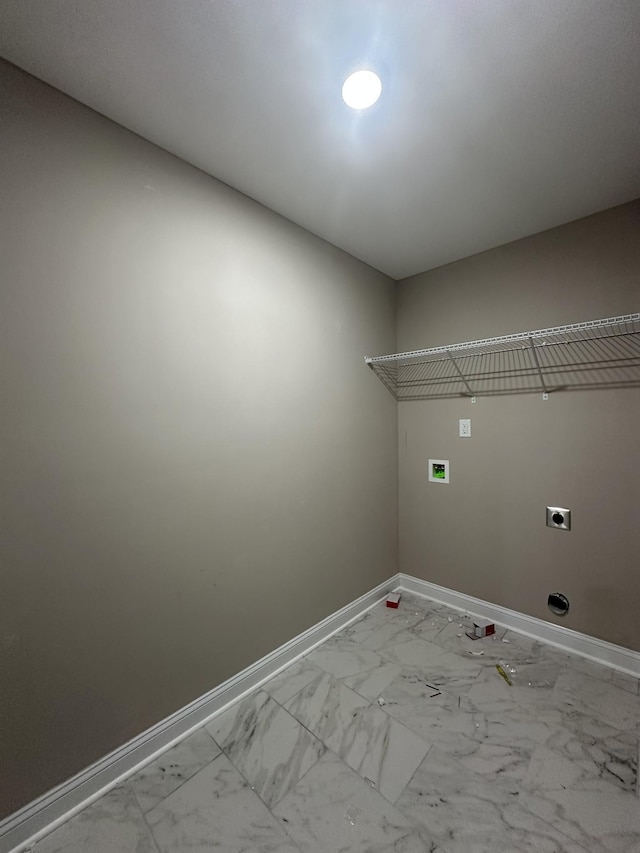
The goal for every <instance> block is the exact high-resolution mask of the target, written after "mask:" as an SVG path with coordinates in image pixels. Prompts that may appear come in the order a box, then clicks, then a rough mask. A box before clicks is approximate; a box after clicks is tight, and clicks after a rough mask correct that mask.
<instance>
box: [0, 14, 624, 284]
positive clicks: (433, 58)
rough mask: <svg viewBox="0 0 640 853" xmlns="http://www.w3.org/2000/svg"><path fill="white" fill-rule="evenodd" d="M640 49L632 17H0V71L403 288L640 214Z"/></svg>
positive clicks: (348, 15) (523, 15) (56, 15)
mask: <svg viewBox="0 0 640 853" xmlns="http://www.w3.org/2000/svg"><path fill="white" fill-rule="evenodd" d="M639 40H640V4H639V3H637V2H635V0H617V2H616V3H606V2H602V0H535V2H528V3H514V2H512V0H485V2H482V3H478V2H476V0H433V2H428V3H427V2H424V0H401V2H398V0H377V2H375V3H371V2H370V0H350V2H345V1H344V0H323V2H321V3H319V2H311V1H310V0H306V2H300V0H247V2H242V3H220V2H213V3H212V2H204V0H198V2H192V3H188V4H184V3H175V2H173V0H153V2H151V0H136V2H130V0H65V2H61V0H35V2H28V3H27V2H25V0H3V3H2V6H1V8H0V56H3V57H4V58H6V59H8V60H9V61H10V62H12V63H14V64H16V65H18V66H19V67H21V68H23V69H25V70H26V71H29V72H30V73H32V74H34V75H35V76H36V77H39V78H41V79H42V80H44V81H45V82H47V83H50V84H51V85H53V86H55V87H56V88H58V89H60V90H61V91H63V92H65V93H66V94H68V95H71V96H72V97H74V98H76V99H77V100H79V101H81V102H82V103H84V104H86V105H88V106H90V107H91V108H92V109H94V110H96V111H97V112H99V113H102V114H104V115H106V116H107V117H109V118H111V119H113V120H115V121H116V122H118V123H119V124H121V125H123V126H124V127H126V128H128V129H129V130H132V131H134V132H135V133H138V134H139V135H141V136H143V137H144V138H146V139H148V140H150V141H151V142H154V143H155V144H157V145H159V146H160V147H162V148H165V149H166V150H167V151H170V152H172V153H174V154H176V155H178V156H179V157H181V158H182V159H184V160H185V161H186V162H188V163H191V164H193V165H195V166H197V167H198V168H200V169H202V170H204V171H205V172H208V173H209V174H211V175H213V176H214V177H216V178H218V179H219V180H221V181H223V182H225V183H227V184H229V185H231V186H233V187H234V188H236V189H238V190H240V191H241V192H243V193H245V194H246V195H248V196H250V197H252V198H254V199H256V200H257V201H259V202H260V203H262V204H263V205H265V206H266V207H269V208H271V209H272V210H275V211H276V212H278V213H280V214H281V215H283V216H284V217H286V218H288V219H291V220H292V221H294V222H296V223H297V224H299V225H302V226H303V227H304V228H306V229H307V230H309V231H311V232H312V233H314V234H316V235H318V236H320V237H322V238H323V239H325V240H327V241H329V242H330V243H333V244H334V245H336V246H338V247H340V248H342V249H344V250H345V251H347V252H348V253H349V254H351V255H353V256H355V257H356V258H359V259H361V260H364V261H365V262H366V263H368V264H369V265H371V266H373V267H375V268H376V269H379V270H381V271H383V272H385V273H386V274H388V275H389V276H391V277H392V278H394V279H402V278H405V277H407V276H410V275H413V274H416V273H419V272H422V271H424V270H427V269H431V268H434V267H437V266H441V265H443V264H446V263H448V262H450V261H453V260H456V259H459V258H462V257H466V256H469V255H473V254H476V253H477V252H480V251H484V250H486V249H489V248H492V247H494V246H497V245H500V244H504V243H508V242H510V241H512V240H516V239H518V238H521V237H524V236H526V235H529V234H533V233H537V232H540V231H543V230H546V229H548V228H551V227H554V226H556V225H559V224H561V223H565V222H568V221H571V220H575V219H578V218H580V217H583V216H586V215H589V214H591V213H594V212H596V211H599V210H604V209H606V208H609V207H613V206H615V205H617V204H621V203H623V202H626V201H629V200H631V199H633V198H636V197H638V196H640V167H639V161H638V155H637V152H638V150H640V51H638V49H637V46H638V43H639ZM363 66H364V67H373V68H375V70H377V71H378V72H379V73H380V75H381V77H382V78H383V93H382V97H381V98H380V100H379V101H378V103H377V104H376V105H375V106H374V107H373V108H372V109H371V110H369V111H363V112H357V113H354V112H353V111H351V110H349V108H348V107H347V106H346V105H345V104H344V103H343V101H342V98H341V95H340V90H341V86H342V83H343V80H344V79H345V77H346V76H347V75H348V73H349V72H351V71H352V70H354V69H355V68H357V67H363Z"/></svg>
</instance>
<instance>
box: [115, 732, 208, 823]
mask: <svg viewBox="0 0 640 853" xmlns="http://www.w3.org/2000/svg"><path fill="white" fill-rule="evenodd" d="M200 731H203V732H205V733H206V734H207V736H208V737H209V738H211V741H212V742H213V744H214V745H215V746H216V748H217V749H218V750H219V752H218V754H217V755H214V757H213V758H210V759H209V760H208V761H205V763H204V764H202V765H201V766H200V767H198V769H197V770H196V771H195V772H194V773H192V774H191V775H190V776H187V777H186V778H184V779H183V780H182V782H180V784H179V785H177V787H175V788H174V789H173V790H172V791H170V792H169V793H168V794H167V796H166V797H163V798H162V799H161V800H158V802H157V803H155V805H153V806H151V808H148V809H146V810H145V809H144V808H143V805H142V803H141V802H140V798H139V797H138V794H137V792H136V789H135V787H134V785H133V780H134V779H135V777H136V776H137V775H138V773H140V772H142V771H143V770H144V769H145V768H146V767H150V766H151V765H152V764H154V763H155V762H156V761H160V759H161V758H163V757H164V756H165V755H169V753H170V752H171V750H172V749H175V748H176V747H179V746H181V745H182V744H183V743H185V742H186V741H187V740H188V739H189V738H190V737H191V735H194V734H197V733H198V732H200ZM222 754H223V749H222V747H221V746H220V744H219V743H218V741H217V740H216V739H215V738H214V737H213V735H212V734H211V732H209V731H207V724H204V725H202V726H200V728H198V729H195V730H194V731H192V732H191V733H190V734H189V735H188V736H187V737H186V738H184V739H183V740H181V741H179V742H178V743H177V744H174V745H173V746H171V747H169V749H167V750H165V752H163V753H162V755H159V756H157V757H156V758H154V759H153V760H152V761H149V762H148V763H147V764H145V765H144V767H141V768H140V770H138V771H136V773H134V774H133V775H131V776H128V777H127V779H125V782H126V783H127V784H128V785H129V786H130V788H131V790H132V792H133V795H134V797H135V799H136V803H137V804H138V806H139V807H140V810H141V811H142V814H143V815H146V814H147V813H148V812H150V811H152V810H153V809H155V807H156V806H159V805H160V804H161V803H163V802H164V801H165V800H166V799H167V798H168V797H170V796H171V795H172V794H174V793H175V792H176V791H178V790H179V789H180V788H182V786H183V785H184V784H186V783H187V782H189V781H190V780H191V779H193V777H194V776H197V775H198V773H200V771H202V770H204V769H205V768H206V767H208V766H209V765H210V764H211V763H212V762H213V761H215V760H216V758H219V757H220V755H222Z"/></svg>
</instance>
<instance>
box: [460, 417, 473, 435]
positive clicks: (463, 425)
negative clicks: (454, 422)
mask: <svg viewBox="0 0 640 853" xmlns="http://www.w3.org/2000/svg"><path fill="white" fill-rule="evenodd" d="M458 425H459V432H458V435H459V436H460V438H471V418H460V420H459V421H458Z"/></svg>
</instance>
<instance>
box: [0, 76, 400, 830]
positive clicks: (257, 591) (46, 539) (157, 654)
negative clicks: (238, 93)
mask: <svg viewBox="0 0 640 853" xmlns="http://www.w3.org/2000/svg"><path fill="white" fill-rule="evenodd" d="M0 116H1V119H0V120H1V125H0V126H1V133H2V140H1V144H0V173H1V174H0V186H1V187H2V205H1V215H2V221H1V223H0V240H1V242H2V246H1V251H0V276H1V279H0V280H1V287H0V341H2V358H1V359H0V383H1V395H2V396H1V399H2V419H1V441H0V453H1V455H2V458H1V463H0V464H1V470H2V480H3V484H2V485H3V488H2V497H1V501H2V503H1V508H0V526H1V532H0V549H1V557H0V559H1V563H0V565H1V568H2V589H1V594H0V684H1V685H2V688H1V689H2V700H1V702H0V731H1V732H2V737H1V738H0V814H2V815H5V814H7V813H9V812H11V811H13V810H15V809H16V808H18V807H19V806H21V805H22V804H24V803H25V802H27V801H28V800H30V799H31V798H33V797H35V796H36V795H38V794H41V793H43V792H44V791H45V790H47V789H48V788H50V787H51V786H52V785H54V784H55V783H58V782H60V781H61V780H63V779H65V778H67V777H68V776H70V775H71V774H73V773H74V772H76V771H78V770H79V769H81V768H82V767H84V766H86V765H87V764H89V763H90V762H92V761H93V760H95V759H97V758H98V757H100V756H102V755H104V754H105V753H107V752H108V751H110V750H111V749H113V748H115V747H116V746H119V745H120V744H122V743H124V742H125V741H127V740H128V739H129V738H131V737H132V736H134V735H136V734H138V733H139V732H141V731H143V730H144V729H145V728H147V727H148V726H149V725H151V724H153V723H155V722H157V721H158V720H160V719H162V718H163V717H165V716H166V715H167V714H169V713H171V712H173V711H175V710H176V709H178V708H180V707H181V706H183V705H184V704H185V703H187V702H189V701H190V700H192V699H194V698H195V697H197V696H199V695H201V694H202V693H204V692H205V691H207V690H209V689H211V688H212V687H214V686H215V685H216V684H218V683H220V682H222V681H223V680H224V679H226V678H227V677H229V676H231V675H233V674H235V673H237V672H238V671H239V670H241V669H242V668H244V667H245V666H247V665H248V664H250V663H252V662H254V661H255V660H257V659H259V658H260V657H262V656H263V655H264V654H266V653H268V652H269V651H271V650H272V649H274V648H276V647H277V646H279V645H280V644H282V643H283V642H285V641H286V640H288V639H290V638H291V637H293V636H295V635H296V634H298V633H299V632H301V631H302V630H304V629H306V628H308V627H309V626H311V625H312V624H314V623H316V622H317V621H319V620H321V619H322V618H324V617H325V616H327V615H328V614H330V613H332V612H334V611H335V610H336V609H338V608H340V607H341V606H343V605H344V604H346V603H347V602H349V601H351V600H353V599H354V598H356V597H357V596H359V595H360V594H362V593H364V592H365V591H367V590H369V589H371V588H372V587H373V586H375V585H376V584H378V583H379V582H381V581H382V580H384V579H386V578H388V577H389V576H390V575H392V574H394V572H396V571H397V458H396V446H397V419H396V404H395V402H394V401H393V399H392V398H391V396H390V395H389V394H388V392H387V391H386V390H385V389H384V388H383V386H382V385H381V384H380V382H379V381H378V380H377V379H376V377H375V376H374V375H373V374H372V373H371V372H370V371H369V370H368V369H366V367H365V365H364V362H363V356H364V355H366V354H371V353H377V352H385V351H387V352H388V351H393V350H394V349H395V321H394V291H393V283H392V282H391V281H390V280H389V279H388V278H386V277H384V276H383V275H381V274H379V273H377V272H375V271H373V270H371V269H370V268H368V267H366V266H365V265H363V264H362V263H359V262H357V261H355V260H354V259H352V258H350V257H349V256H347V255H345V254H344V253H341V252H339V251H338V250H336V249H334V248H333V247H331V246H329V245H328V244H326V243H323V242H322V241H320V240H318V239H317V238H315V237H313V236H311V235H310V234H308V233H307V232H305V231H304V230H302V229H300V228H298V227H296V226H294V225H292V224H291V223H290V222H287V221H285V220H283V219H282V218H280V217H278V216H276V215H275V214H273V213H271V212H269V211H267V210H265V209H264V208H262V207H260V206H259V205H257V204H256V203H254V202H252V201H251V200H249V199H247V198H245V197H243V196H242V195H240V194H238V193H236V192H235V191H233V190H231V189H229V188H227V187H225V186H223V185H221V184H220V183H218V182H216V181H215V180H213V179H211V178H209V177H207V176H206V175H204V174H202V173H200V172H198V171H197V170H196V169H193V168H191V167H189V166H187V165H186V164H184V163H182V162H181V161H179V160H178V159H176V158H174V157H171V156H170V155H168V154H166V153H165V152H163V151H160V150H159V149H157V148H155V147H153V146H152V145H150V144H149V143H147V142H145V141H143V140H142V139H140V138H138V137H136V136H134V135H133V134H130V133H128V132H127V131H125V130H123V129H122V128H120V127H118V126H116V125H114V124H112V123H111V122H109V121H107V120H106V119H104V118H102V117H100V116H99V115H97V114H95V113H93V112H91V111H90V110H88V109H86V108H85V107H83V106H81V105H79V104H78V103H76V102H74V101H72V100H70V99H68V98H66V97H65V96H63V95H61V94H60V93H58V92H56V91H55V90H53V89H51V88H49V87H47V86H45V85H44V84H42V83H40V82H37V81H36V80H34V79H33V78H30V77H28V76H27V75H25V74H23V73H21V72H19V71H18V70H16V69H15V68H12V67H11V66H9V65H7V64H5V63H0Z"/></svg>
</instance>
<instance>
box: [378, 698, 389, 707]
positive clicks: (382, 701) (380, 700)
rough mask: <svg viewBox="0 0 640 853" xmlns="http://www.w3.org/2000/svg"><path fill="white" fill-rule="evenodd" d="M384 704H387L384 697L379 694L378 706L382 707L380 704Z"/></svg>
mask: <svg viewBox="0 0 640 853" xmlns="http://www.w3.org/2000/svg"><path fill="white" fill-rule="evenodd" d="M386 704H387V703H386V702H385V701H384V698H383V697H382V696H381V697H380V698H379V699H378V705H380V707H381V708H382V706H383V705H386Z"/></svg>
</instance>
